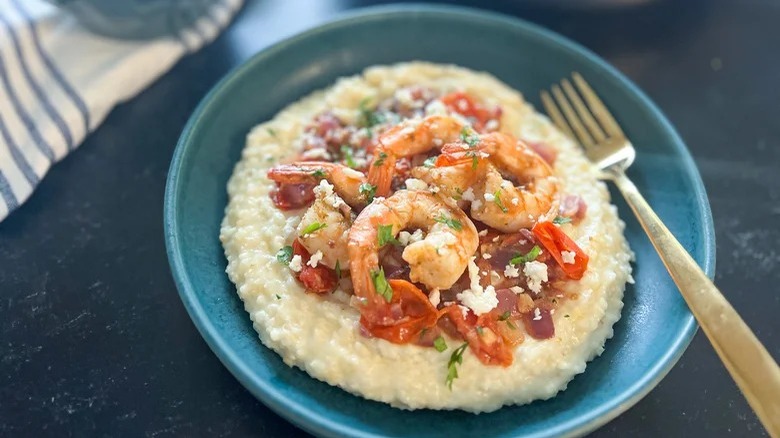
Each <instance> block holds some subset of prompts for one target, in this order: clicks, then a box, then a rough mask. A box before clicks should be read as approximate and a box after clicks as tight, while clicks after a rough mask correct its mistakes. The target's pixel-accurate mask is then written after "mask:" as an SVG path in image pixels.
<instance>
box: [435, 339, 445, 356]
mask: <svg viewBox="0 0 780 438" xmlns="http://www.w3.org/2000/svg"><path fill="white" fill-rule="evenodd" d="M433 348H435V349H436V351H438V352H439V353H441V352H442V351H444V350H446V349H447V341H445V340H444V338H443V337H441V336H439V337H438V338H436V339H434V340H433Z"/></svg>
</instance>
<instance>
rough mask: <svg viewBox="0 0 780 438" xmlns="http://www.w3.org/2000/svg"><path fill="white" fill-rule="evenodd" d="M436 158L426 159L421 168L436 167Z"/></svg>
mask: <svg viewBox="0 0 780 438" xmlns="http://www.w3.org/2000/svg"><path fill="white" fill-rule="evenodd" d="M436 158H438V157H437V156H436V155H434V156H432V157H428V158H426V159H425V161H423V166H425V167H434V166H435V165H436Z"/></svg>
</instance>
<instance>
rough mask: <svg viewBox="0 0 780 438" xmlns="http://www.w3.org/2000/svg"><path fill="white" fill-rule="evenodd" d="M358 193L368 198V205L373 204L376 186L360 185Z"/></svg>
mask: <svg viewBox="0 0 780 438" xmlns="http://www.w3.org/2000/svg"><path fill="white" fill-rule="evenodd" d="M358 191H359V192H360V194H361V195H363V196H365V197H366V202H368V203H371V201H373V200H374V196H376V186H375V185H373V184H370V183H362V184H360V186H359V187H358Z"/></svg>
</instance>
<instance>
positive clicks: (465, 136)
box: [460, 126, 479, 148]
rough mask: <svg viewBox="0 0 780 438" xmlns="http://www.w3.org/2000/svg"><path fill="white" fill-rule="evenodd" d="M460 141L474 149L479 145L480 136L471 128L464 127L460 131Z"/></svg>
mask: <svg viewBox="0 0 780 438" xmlns="http://www.w3.org/2000/svg"><path fill="white" fill-rule="evenodd" d="M460 139H461V140H463V142H464V143H466V144H467V145H469V147H472V148H473V147H474V146H476V145H477V144H478V143H479V134H477V133H476V131H474V130H473V129H471V127H470V126H464V127H463V129H461V130H460Z"/></svg>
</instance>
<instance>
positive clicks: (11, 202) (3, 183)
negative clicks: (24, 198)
mask: <svg viewBox="0 0 780 438" xmlns="http://www.w3.org/2000/svg"><path fill="white" fill-rule="evenodd" d="M0 197H2V198H3V201H4V202H5V205H6V206H7V207H8V212H9V213H10V212H11V211H13V210H14V209H16V207H18V206H19V201H17V200H16V196H15V195H14V192H13V191H12V190H11V185H10V184H8V180H7V179H6V178H5V175H3V171H1V170H0Z"/></svg>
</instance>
